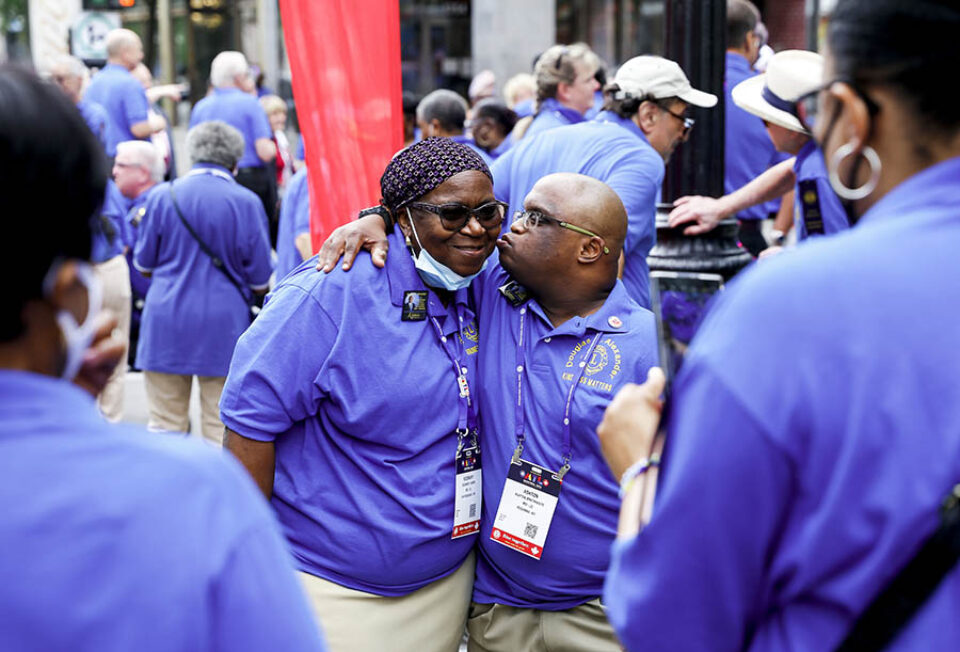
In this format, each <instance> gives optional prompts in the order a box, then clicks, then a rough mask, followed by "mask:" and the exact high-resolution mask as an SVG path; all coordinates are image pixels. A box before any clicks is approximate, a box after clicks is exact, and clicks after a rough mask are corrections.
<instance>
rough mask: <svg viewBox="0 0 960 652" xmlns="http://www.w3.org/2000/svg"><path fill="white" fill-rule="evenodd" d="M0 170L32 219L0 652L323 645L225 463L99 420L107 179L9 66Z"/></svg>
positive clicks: (9, 471) (1, 342)
mask: <svg viewBox="0 0 960 652" xmlns="http://www.w3.org/2000/svg"><path fill="white" fill-rule="evenodd" d="M0 167H2V169H3V170H4V171H5V173H4V174H3V175H2V177H0V186H2V192H3V196H4V197H5V198H6V202H7V208H8V209H9V210H11V211H12V213H11V214H14V215H27V214H29V215H32V216H33V219H19V220H14V221H12V222H11V224H10V225H9V228H12V229H13V233H14V237H15V241H16V242H18V243H20V246H19V247H14V248H11V249H10V251H8V252H7V253H6V254H5V255H4V256H3V259H2V262H0V266H2V268H3V273H4V275H5V277H7V278H15V279H16V283H14V284H12V285H11V287H10V288H9V289H8V291H7V293H6V296H5V301H4V307H3V312H2V317H0V424H2V425H0V433H2V436H0V474H2V476H3V483H2V485H0V511H2V513H3V518H2V519H0V549H2V550H3V555H2V557H0V577H2V578H3V581H2V582H0V610H2V613H3V626H2V627H0V649H4V650H76V651H78V652H94V651H96V652H113V651H117V652H119V651H121V650H130V649H136V650H144V651H153V650H156V651H158V652H159V651H161V650H162V651H164V652H170V651H174V650H182V651H184V652H186V651H188V650H198V649H203V650H248V651H254V650H256V651H263V652H266V651H268V650H303V651H307V650H316V651H322V650H323V649H324V645H323V643H322V640H321V639H320V636H319V634H318V632H317V629H316V626H315V624H314V623H313V622H312V619H311V618H310V614H309V611H308V609H307V606H306V603H305V600H304V597H303V595H302V594H301V592H300V590H299V588H298V587H297V585H296V582H295V578H294V575H293V572H292V569H291V567H290V566H291V560H290V557H289V553H288V552H287V550H286V548H285V546H284V543H283V540H282V539H281V537H280V536H279V533H278V532H277V527H276V523H275V522H274V520H273V518H272V516H271V515H270V513H269V511H268V510H267V509H266V508H265V505H264V504H263V501H262V500H261V499H260V498H259V496H258V495H257V494H256V489H255V488H254V487H253V485H252V483H251V482H250V481H249V478H247V477H246V474H245V473H243V471H242V470H241V469H240V467H239V466H238V465H237V463H236V461H235V460H232V459H229V458H224V457H222V456H220V455H218V454H216V453H215V452H214V451H211V450H209V449H207V448H206V447H204V446H201V445H199V444H198V443H197V442H194V441H187V440H184V439H183V438H181V437H174V436H164V437H157V436H150V435H149V434H148V433H146V432H145V431H143V430H142V429H141V428H138V427H134V426H127V425H119V424H108V423H105V422H104V421H103V419H102V418H101V417H100V415H99V414H98V412H97V409H96V407H95V405H94V401H93V395H95V394H96V393H97V391H99V389H100V388H101V387H102V386H103V383H104V382H105V380H106V377H107V376H108V375H109V373H110V370H111V369H112V367H113V365H114V364H116V363H117V361H118V360H119V359H120V358H121V356H122V346H121V343H120V342H118V341H116V340H115V339H113V338H111V337H110V336H109V334H110V332H111V330H112V327H113V325H114V323H115V321H114V320H113V319H111V318H110V317H109V315H107V314H106V313H103V312H101V311H100V301H99V296H100V293H99V291H98V283H97V281H96V278H95V277H94V276H93V274H92V273H91V272H90V268H89V263H88V262H87V261H88V259H89V254H90V246H91V236H92V234H91V229H90V222H91V218H92V217H93V216H94V215H95V212H96V211H97V209H98V206H99V204H100V202H101V201H102V199H103V190H104V183H105V181H106V168H105V165H104V161H103V157H102V155H101V154H100V153H99V145H98V144H97V142H96V141H95V140H94V137H93V136H92V135H91V134H90V133H88V131H87V129H86V127H85V126H84V123H83V121H82V120H81V118H80V115H79V114H78V113H77V112H76V110H75V109H74V108H73V107H72V106H71V104H70V103H69V102H68V101H67V100H66V99H65V98H63V97H61V94H60V93H59V92H58V91H55V90H53V89H51V88H50V87H49V86H47V85H45V84H42V83H41V82H40V81H39V80H38V79H37V78H36V77H34V76H32V75H31V74H29V73H26V72H23V71H20V70H16V69H12V68H8V67H0ZM52 191H53V192H52ZM37 197H43V198H44V201H43V202H40V203H37V201H36V198H37ZM71 381H72V382H71Z"/></svg>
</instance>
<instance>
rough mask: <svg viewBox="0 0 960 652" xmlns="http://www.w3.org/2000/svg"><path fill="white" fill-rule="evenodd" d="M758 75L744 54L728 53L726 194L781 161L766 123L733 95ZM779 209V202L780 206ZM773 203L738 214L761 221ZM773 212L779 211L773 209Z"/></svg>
mask: <svg viewBox="0 0 960 652" xmlns="http://www.w3.org/2000/svg"><path fill="white" fill-rule="evenodd" d="M756 74H757V73H756V72H754V70H753V69H752V68H751V67H750V63H749V62H748V61H747V60H746V59H745V58H744V57H742V56H741V55H739V54H735V53H733V52H727V67H726V75H725V77H724V80H723V101H724V111H725V114H724V115H725V116H726V117H725V118H724V119H725V121H726V125H725V130H724V136H725V139H724V150H723V151H724V157H723V161H724V177H723V193H724V194H725V195H729V194H730V193H732V192H733V191H735V190H738V189H739V188H740V187H741V186H745V185H746V184H748V183H750V182H751V181H753V180H754V179H755V178H757V177H758V176H760V175H761V174H763V173H764V172H765V171H766V170H767V168H769V167H770V165H771V164H773V163H776V162H778V161H779V160H780V159H779V157H778V156H779V155H778V153H777V150H776V148H775V147H774V146H773V142H772V141H771V140H770V136H768V135H767V129H766V127H764V126H763V120H761V119H760V118H758V117H757V116H755V115H753V114H751V113H747V112H746V111H744V110H743V109H741V108H740V107H739V106H737V105H736V104H735V103H734V101H733V97H732V96H731V93H732V91H733V88H734V87H735V86H736V85H737V84H739V83H740V82H742V81H744V80H746V79H749V78H750V77H753V76H754V75H756ZM776 206H779V203H777V204H776ZM771 208H772V207H771V206H770V204H769V203H765V204H758V205H756V206H751V207H750V208H745V209H744V210H742V211H740V212H739V213H737V217H738V218H739V219H741V220H761V219H764V218H766V217H767V216H768V215H769V213H770V212H771ZM773 210H776V209H775V208H773Z"/></svg>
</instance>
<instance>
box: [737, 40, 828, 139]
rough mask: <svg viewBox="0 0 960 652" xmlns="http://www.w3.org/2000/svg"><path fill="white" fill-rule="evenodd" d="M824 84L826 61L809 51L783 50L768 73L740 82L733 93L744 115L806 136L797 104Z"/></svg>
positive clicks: (774, 56)
mask: <svg viewBox="0 0 960 652" xmlns="http://www.w3.org/2000/svg"><path fill="white" fill-rule="evenodd" d="M822 83H823V57H821V56H820V55H819V54H817V53H816V52H808V51H807V50H784V51H783V52H778V53H776V54H775V55H773V57H772V58H771V59H770V63H769V65H768V66H767V72H766V73H764V74H762V75H756V76H755V77H751V78H750V79H747V80H745V81H742V82H740V83H739V84H737V85H736V87H734V89H733V92H732V93H731V95H732V97H733V102H734V104H736V105H737V106H739V107H740V108H741V109H743V110H744V111H747V112H749V113H752V114H753V115H755V116H757V117H759V118H762V119H763V120H766V121H767V122H772V123H773V124H775V125H779V126H781V127H784V128H785V129H791V130H793V131H799V132H800V133H807V130H806V129H805V128H804V127H803V125H802V124H800V120H799V119H798V118H797V116H796V115H795V113H794V112H795V111H796V106H795V104H796V101H797V100H799V99H800V98H801V97H803V96H804V95H806V94H808V93H810V92H812V91H815V90H817V88H819V87H820V85H821V84H822Z"/></svg>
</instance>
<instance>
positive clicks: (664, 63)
mask: <svg viewBox="0 0 960 652" xmlns="http://www.w3.org/2000/svg"><path fill="white" fill-rule="evenodd" d="M613 82H614V83H615V84H616V85H617V86H619V87H620V90H621V91H623V92H624V93H627V94H628V95H632V96H634V97H648V98H652V99H655V100H659V99H663V98H667V97H679V98H680V99H681V100H683V101H684V102H686V103H687V104H692V105H694V106H700V107H703V108H705V109H709V108H710V107H712V106H715V105H716V103H717V96H716V95H713V94H712V93H705V92H703V91H698V90H697V89H695V88H694V87H693V86H691V85H690V80H689V79H687V76H686V75H685V74H683V70H682V69H681V68H680V66H679V65H677V63H676V62H675V61H670V60H669V59H664V58H663V57H656V56H652V55H643V56H639V57H634V58H632V59H630V60H629V61H627V62H626V63H624V64H623V65H622V66H620V69H619V70H617V74H616V76H615V77H614V78H613Z"/></svg>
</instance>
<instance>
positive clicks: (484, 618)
mask: <svg viewBox="0 0 960 652" xmlns="http://www.w3.org/2000/svg"><path fill="white" fill-rule="evenodd" d="M467 632H468V633H469V634H470V640H469V642H468V645H467V650H468V652H517V651H518V650H523V652H620V651H621V650H622V649H623V648H622V647H621V645H620V642H619V641H618V640H617V635H616V634H614V632H613V628H612V627H611V626H610V623H609V622H608V621H607V617H606V615H605V614H604V611H603V607H602V606H601V605H600V600H599V599H597V600H591V601H590V602H587V603H585V604H581V605H579V606H577V607H574V608H573V609H567V610H565V611H541V610H540V609H522V608H519V607H509V606H507V605H503V604H478V603H476V602H474V603H473V604H471V605H470V618H469V619H468V620H467Z"/></svg>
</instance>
